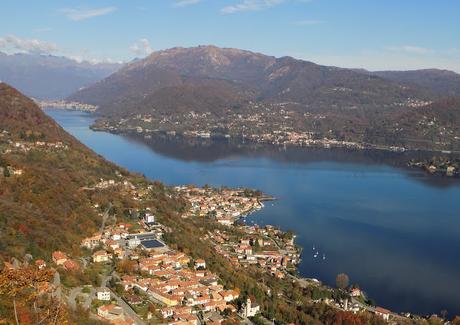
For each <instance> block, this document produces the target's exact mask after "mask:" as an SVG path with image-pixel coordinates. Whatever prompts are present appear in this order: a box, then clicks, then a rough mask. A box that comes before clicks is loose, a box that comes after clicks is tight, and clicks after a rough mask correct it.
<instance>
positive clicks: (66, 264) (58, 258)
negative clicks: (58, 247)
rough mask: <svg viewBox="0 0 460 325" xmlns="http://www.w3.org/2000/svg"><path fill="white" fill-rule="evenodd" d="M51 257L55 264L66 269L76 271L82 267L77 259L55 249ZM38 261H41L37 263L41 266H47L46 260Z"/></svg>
mask: <svg viewBox="0 0 460 325" xmlns="http://www.w3.org/2000/svg"><path fill="white" fill-rule="evenodd" d="M51 257H52V259H53V263H54V264H56V265H57V266H61V267H63V268H64V269H65V270H68V271H76V270H78V269H80V266H79V264H78V263H77V262H76V261H75V260H73V259H71V258H69V257H68V256H67V254H66V253H64V252H61V251H55V252H53V254H52V256H51ZM36 263H39V264H37V266H38V267H39V268H41V267H45V266H46V264H44V261H42V260H38V261H37V262H36Z"/></svg>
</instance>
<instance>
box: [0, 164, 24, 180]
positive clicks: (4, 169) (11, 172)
mask: <svg viewBox="0 0 460 325" xmlns="http://www.w3.org/2000/svg"><path fill="white" fill-rule="evenodd" d="M23 173H24V170H22V169H20V168H15V167H13V166H10V165H8V166H0V177H10V176H21V175H22V174H23Z"/></svg>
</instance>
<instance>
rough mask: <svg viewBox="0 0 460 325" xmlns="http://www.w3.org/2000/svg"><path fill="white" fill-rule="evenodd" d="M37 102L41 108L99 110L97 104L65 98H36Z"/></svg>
mask: <svg viewBox="0 0 460 325" xmlns="http://www.w3.org/2000/svg"><path fill="white" fill-rule="evenodd" d="M34 101H35V103H37V105H38V106H40V108H42V109H43V108H54V109H65V110H75V111H82V112H95V111H96V110H97V108H98V107H97V106H95V105H90V104H84V103H79V102H67V101H65V100H36V99H34Z"/></svg>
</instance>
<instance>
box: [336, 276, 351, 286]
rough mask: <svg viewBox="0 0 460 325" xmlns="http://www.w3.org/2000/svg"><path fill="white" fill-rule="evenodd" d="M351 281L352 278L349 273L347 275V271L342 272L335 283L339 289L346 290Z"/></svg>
mask: <svg viewBox="0 0 460 325" xmlns="http://www.w3.org/2000/svg"><path fill="white" fill-rule="evenodd" d="M349 283H350V279H349V278H348V275H346V274H345V273H340V274H338V275H337V277H336V278H335V284H336V285H337V288H339V289H342V290H344V289H345V288H346V287H348V285H349Z"/></svg>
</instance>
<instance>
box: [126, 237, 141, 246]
mask: <svg viewBox="0 0 460 325" xmlns="http://www.w3.org/2000/svg"><path fill="white" fill-rule="evenodd" d="M140 244H141V240H140V239H139V238H137V236H134V238H131V239H130V240H128V247H129V248H131V249H133V248H136V247H137V246H139V245H140Z"/></svg>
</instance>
